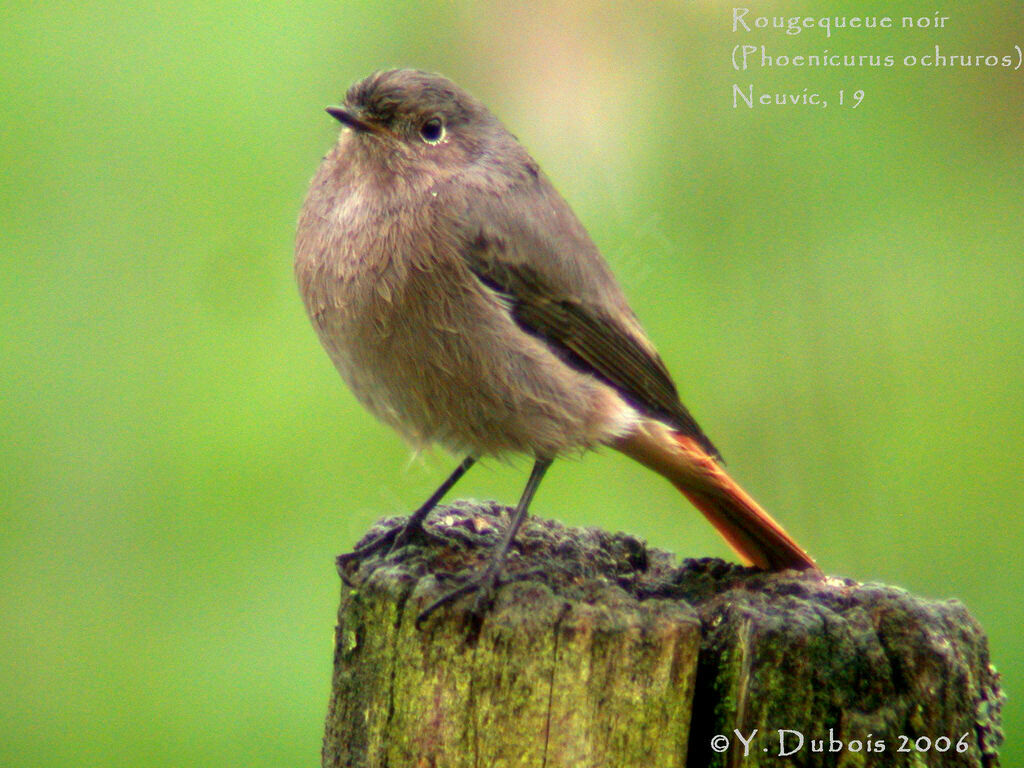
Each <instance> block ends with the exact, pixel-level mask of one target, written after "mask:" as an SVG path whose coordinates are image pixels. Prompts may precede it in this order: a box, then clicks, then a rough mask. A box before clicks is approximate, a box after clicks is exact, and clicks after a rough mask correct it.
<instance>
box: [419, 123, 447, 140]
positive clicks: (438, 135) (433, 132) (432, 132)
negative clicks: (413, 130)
mask: <svg viewBox="0 0 1024 768" xmlns="http://www.w3.org/2000/svg"><path fill="white" fill-rule="evenodd" d="M420 138H421V139H423V140H424V141H425V142H427V144H437V143H438V142H439V141H441V139H443V138H444V123H442V122H441V118H439V117H432V118H430V119H429V120H427V121H426V122H425V123H424V124H423V125H421V126H420Z"/></svg>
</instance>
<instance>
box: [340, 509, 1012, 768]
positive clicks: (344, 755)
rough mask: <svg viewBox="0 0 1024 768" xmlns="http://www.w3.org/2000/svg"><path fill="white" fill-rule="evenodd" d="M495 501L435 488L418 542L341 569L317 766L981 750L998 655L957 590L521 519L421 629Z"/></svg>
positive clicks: (782, 758) (885, 759)
mask: <svg viewBox="0 0 1024 768" xmlns="http://www.w3.org/2000/svg"><path fill="white" fill-rule="evenodd" d="M508 513H509V510H507V509H506V508H503V507H498V506H496V505H494V504H487V503H485V504H476V503H471V502H457V503H455V504H453V505H450V506H447V507H441V508H439V509H438V510H436V511H435V512H434V513H432V515H431V517H430V521H429V522H428V528H429V530H430V532H431V533H432V534H434V535H435V536H436V537H437V538H436V540H431V541H429V542H427V543H423V542H419V543H416V544H413V545H409V546H407V547H405V548H403V549H402V550H400V551H398V552H396V553H394V554H392V555H390V556H388V557H378V556H375V555H374V556H370V557H367V558H366V559H365V560H362V561H359V560H349V561H346V562H345V563H344V564H343V565H341V566H340V567H339V569H340V571H341V574H342V579H343V582H344V584H343V588H342V597H341V607H340V609H339V612H338V627H337V636H336V639H337V642H336V647H335V654H334V677H333V684H332V692H331V700H330V707H329V710H328V715H327V726H326V735H325V737H324V746H323V765H324V766H328V767H330V768H335V767H339V768H340V766H347V767H353V768H363V767H364V766H365V767H368V768H369V767H372V768H377V767H378V766H379V767H381V768H383V767H384V766H388V767H390V768H396V767H398V766H433V767H435V768H448V767H449V766H451V767H461V766H487V768H494V767H495V766H538V768H539V767H540V766H544V767H545V768H561V767H563V766H564V767H565V768H584V767H587V766H593V767H594V768H598V767H601V768H629V767H630V766H644V767H645V768H663V767H664V768H671V767H674V766H690V767H691V768H694V767H695V766H701V767H703V766H744V768H755V767H756V766H775V767H777V766H782V765H794V766H797V765H799V766H846V767H852V766H857V767H858V768H866V767H867V766H887V767H888V766H915V767H916V766H978V767H982V766H984V767H986V768H987V767H988V766H995V765H998V758H997V750H998V747H999V745H1000V743H1001V741H1002V731H1001V727H1000V706H1001V702H1002V694H1001V692H1000V689H999V683H998V675H997V673H996V672H995V671H994V669H993V668H992V667H991V665H990V664H989V659H988V650H987V643H986V640H985V636H984V634H983V632H982V630H981V628H980V627H979V626H978V624H977V623H976V622H975V621H974V620H973V619H972V618H971V616H970V615H969V614H968V613H967V611H966V610H965V609H964V607H963V606H962V605H961V604H960V603H958V602H956V601H953V600H950V601H942V602H933V601H926V600H921V599H918V598H915V597H913V596H911V595H909V594H907V593H906V592H904V591H902V590H899V589H895V588H893V587H886V586H882V585H874V584H858V583H856V582H853V581H849V580H845V579H837V578H823V577H820V576H808V575H805V574H798V573H796V572H792V571H790V572H785V573H777V574H767V573H761V572H758V571H755V570H753V569H747V568H741V567H739V566H735V565H729V564H727V563H724V562H722V561H719V560H711V559H705V560H696V561H692V560H691V561H685V562H684V563H683V565H682V566H681V567H677V566H675V565H674V564H673V562H672V556H671V555H669V554H668V553H665V552H660V551H658V550H652V549H647V547H646V546H645V545H644V544H643V543H642V542H640V541H638V540H637V539H634V538H632V537H630V536H626V535H624V534H608V533H605V532H604V531H600V530H598V529H594V528H582V529H581V528H567V527H564V526H562V525H560V524H558V523H555V522H552V521H548V520H541V519H537V518H531V519H530V520H529V521H528V522H527V524H526V525H524V527H523V529H522V531H521V532H520V534H519V536H518V538H517V545H516V547H515V550H514V552H515V554H513V555H512V556H511V557H510V561H509V565H508V569H507V571H508V574H509V576H510V577H512V578H515V579H516V580H514V581H511V582H509V583H507V584H505V585H503V586H501V587H500V588H499V589H498V590H497V593H496V596H495V600H494V605H493V608H492V609H491V610H490V611H489V612H487V613H486V614H485V615H484V616H483V617H482V618H479V617H476V616H474V615H473V614H472V613H471V612H470V610H469V609H470V606H471V605H472V603H473V599H472V597H468V598H463V599H461V600H460V601H458V602H456V603H455V604H453V605H452V606H449V607H445V608H442V609H440V610H439V611H438V612H437V613H435V614H434V615H432V616H431V617H429V618H428V619H427V621H426V622H425V623H424V625H423V626H422V628H420V629H417V627H416V617H417V615H418V614H419V613H420V611H421V610H422V609H423V608H424V607H425V606H427V605H429V604H430V603H431V602H432V601H433V600H434V599H436V598H437V597H439V596H440V595H442V594H444V593H445V592H446V591H448V590H449V589H451V588H452V587H453V586H454V585H456V584H458V583H459V581H457V580H456V579H451V578H447V575H448V574H453V573H459V572H460V571H463V572H464V570H465V569H477V568H479V567H481V564H482V563H484V562H486V558H487V557H488V555H489V551H490V549H489V548H490V547H491V546H493V544H494V543H495V542H496V540H497V537H498V532H499V531H500V530H501V529H502V528H503V527H504V525H505V523H506V522H507V519H508ZM402 522H403V519H402V518H394V519H391V520H385V521H382V522H381V523H380V524H378V526H377V527H375V529H374V530H372V531H371V532H370V533H369V534H368V536H367V539H365V540H364V541H368V540H369V539H370V538H372V537H374V536H378V535H381V534H382V533H383V532H385V531H386V530H388V529H389V528H392V527H395V526H398V525H401V523H402Z"/></svg>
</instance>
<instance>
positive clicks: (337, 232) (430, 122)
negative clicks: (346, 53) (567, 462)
mask: <svg viewBox="0 0 1024 768" xmlns="http://www.w3.org/2000/svg"><path fill="white" fill-rule="evenodd" d="M328 111H329V112H331V114H332V115H333V116H335V117H336V118H337V119H338V120H339V121H340V122H342V123H343V124H344V125H346V126H347V130H343V131H342V133H341V136H340V137H339V139H338V143H337V144H336V145H335V147H334V148H333V149H332V150H331V152H330V153H329V154H328V155H327V156H326V157H325V158H324V161H323V163H322V164H321V166H320V169H319V171H318V172H317V174H316V177H315V178H314V179H313V182H312V185H311V187H310V191H309V195H308V197H307V199H306V203H305V206H304V207H303V210H302V215H301V217H300V219H299V226H298V235H297V242H296V253H295V274H296V278H297V280H298V284H299V288H300V291H301V293H302V297H303V299H304V301H305V304H306V308H307V310H308V312H309V315H310V318H311V319H312V321H313V325H314V327H315V328H316V330H317V333H318V334H319V337H320V340H321V341H322V342H323V344H324V347H325V348H326V349H327V352H328V354H330V356H331V359H332V360H333V361H334V363H335V365H336V366H337V368H338V370H339V371H340V372H341V375H342V376H343V377H344V378H345V380H346V381H347V382H348V384H349V386H350V387H351V388H352V391H353V392H354V393H355V395H356V397H357V398H359V400H360V401H361V402H362V403H363V405H365V406H366V407H367V408H368V409H369V410H370V411H372V412H373V413H374V414H375V415H376V416H377V417H378V418H380V419H382V420H383V421H385V422H386V423H388V424H390V425H391V426H392V427H394V428H395V429H396V430H398V431H399V432H400V433H402V434H403V435H404V436H405V437H406V438H407V439H408V440H409V441H411V442H412V443H414V444H416V445H428V444H432V443H439V444H441V445H443V446H445V447H447V448H448V449H450V450H452V451H455V452H458V453H463V454H468V455H470V456H473V457H475V456H480V455H488V454H492V455H493V454H502V453H506V452H520V453H527V454H531V455H533V456H535V457H537V458H538V459H541V460H544V461H549V460H550V459H552V458H554V457H556V456H558V455H560V454H564V453H565V452H568V451H573V450H576V449H582V448H587V447H592V446H595V445H598V444H608V445H612V446H613V447H616V448H618V449H619V450H622V451H623V452H626V453H628V454H629V455H631V456H633V457H634V458H637V459H638V460H641V461H643V462H644V463H645V464H647V465H648V466H652V467H654V468H656V469H658V471H660V472H662V473H663V474H666V476H669V479H671V480H672V481H673V482H675V483H676V484H677V485H680V487H681V488H683V489H684V491H687V490H688V491H694V492H699V493H701V494H704V495H706V496H708V497H709V498H712V501H713V502H714V503H712V502H707V503H705V504H704V506H702V505H701V503H698V502H696V501H695V503H697V505H698V506H699V507H701V508H702V509H703V510H704V511H705V512H706V513H707V514H709V516H711V517H713V515H712V514H711V513H708V511H707V509H705V507H706V506H708V505H709V504H710V505H711V506H716V505H717V504H718V501H717V499H718V497H720V496H721V497H725V496H728V495H729V494H727V493H726V492H724V491H722V489H721V481H719V480H714V479H709V478H710V477H711V475H715V472H710V473H709V471H708V470H707V468H706V467H704V468H701V467H703V464H701V462H702V461H704V460H708V461H710V462H711V464H710V465H709V466H713V467H714V468H715V470H716V471H717V472H721V470H720V469H718V468H717V465H716V464H715V463H714V461H713V460H712V459H713V458H717V455H718V454H717V451H716V450H715V448H714V446H713V445H712V444H711V442H710V441H709V440H708V439H707V437H706V436H705V435H704V434H703V432H702V431H701V430H700V428H699V427H698V426H697V424H696V422H695V421H694V420H693V418H692V417H691V416H690V414H689V413H688V412H687V410H686V409H685V408H684V407H683V405H682V404H681V403H680V401H679V397H678V394H677V391H676V387H675V385H674V384H673V382H672V379H671V377H670V376H669V374H668V371H667V370H666V368H665V365H664V364H663V363H662V361H661V359H660V358H659V356H658V354H657V352H656V351H655V349H654V346H653V345H652V344H651V343H650V341H648V339H647V337H646V336H645V334H644V332H643V330H642V329H641V327H640V325H639V323H638V322H637V320H636V318H635V316H634V315H633V313H632V311H631V310H630V308H629V306H628V305H627V303H626V300H625V298H624V296H623V294H622V291H621V290H620V289H619V286H618V284H617V283H616V281H615V279H614V277H613V276H612V274H611V272H610V270H609V269H608V267H607V265H606V264H605V262H604V260H603V259H602V258H601V256H600V254H599V253H598V251H597V248H596V247H595V246H594V244H593V242H592V241H591V240H590V238H589V237H588V235H587V233H586V231H585V230H584V228H583V226H582V225H581V224H580V223H579V221H578V220H577V219H576V217H575V215H574V214H573V213H572V211H571V210H570V208H569V206H568V205H567V204H566V202H565V201H564V200H563V199H562V197H561V196H560V195H559V194H558V193H557V192H556V191H555V189H554V188H553V186H552V185H551V183H550V182H549V181H548V179H547V177H546V176H545V175H544V174H543V172H542V171H540V169H539V168H538V167H537V164H536V163H535V162H534V161H533V159H532V158H531V157H530V156H529V155H528V154H527V152H526V151H525V150H524V149H523V148H522V146H520V145H519V143H518V142H517V141H516V139H515V138H514V137H513V136H512V135H511V134H510V133H509V132H508V131H507V130H506V129H505V128H504V127H503V126H502V125H501V123H500V122H499V121H498V120H497V119H496V118H495V117H494V116H493V115H492V114H491V113H490V112H489V111H488V110H487V109H486V108H485V107H484V106H483V105H482V104H480V102H478V101H477V100H476V99H474V98H473V97H472V96H470V95H469V94H467V93H465V92H464V91H462V90H461V89H459V88H458V87H457V86H455V85H454V84H453V83H451V82H450V81H448V80H446V79H444V78H442V77H440V76H438V75H432V74H427V73H424V72H419V71H413V70H392V71H386V72H378V73H376V74H374V75H371V76H370V77H368V78H366V79H365V80H363V81H361V82H358V83H356V84H355V85H353V86H352V87H351V88H350V89H349V91H348V94H347V96H346V99H345V104H344V106H342V107H338V108H330V109H329V110H328ZM680 445H683V446H685V447H684V448H681V447H680ZM691 448H692V451H694V452H696V453H695V454H694V455H695V456H697V457H698V459H699V460H695V459H693V458H692V457H691V458H687V456H689V453H688V451H690V449H691ZM663 454H664V455H663ZM666 456H667V457H668V458H666ZM676 465H678V466H676ZM697 465H700V467H698V466H697ZM544 466H545V467H546V464H545V465H544ZM667 466H671V467H674V469H672V470H666V469H665V467H667ZM540 474H543V470H541V471H540ZM721 474H722V475H723V476H724V472H721ZM726 477H727V476H726ZM536 482H539V475H538V477H537V478H536ZM534 487H535V484H534ZM748 498H749V497H748ZM769 519H770V518H769ZM713 521H714V520H713ZM717 524H718V523H717V522H716V525H717ZM737 525H739V524H738V523H737ZM776 527H777V526H776ZM779 531H781V529H779ZM513 533H514V532H513ZM784 535H785V534H783V536H784ZM727 538H728V534H727ZM734 538H735V537H734ZM786 538H787V540H788V537H786ZM730 540H731V541H732V539H730ZM733 543H734V544H735V541H734V542H733ZM775 548H777V547H775V545H772V546H770V547H768V549H771V550H772V553H770V554H769V555H766V556H764V557H761V556H760V553H754V556H753V557H752V556H751V555H750V553H746V554H747V556H748V557H749V558H750V559H753V560H754V561H755V562H757V561H758V560H761V561H763V562H764V563H765V564H766V565H775V566H778V565H779V564H780V563H785V564H794V563H797V562H803V561H806V563H810V562H811V561H810V560H809V558H806V555H803V553H802V551H801V550H799V548H798V547H796V546H795V544H794V545H792V547H789V546H787V547H783V549H784V550H785V554H778V553H775V552H774V549H775ZM780 551H781V550H780ZM793 551H795V552H799V553H800V556H802V558H803V560H801V557H800V556H797V555H795V554H793Z"/></svg>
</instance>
